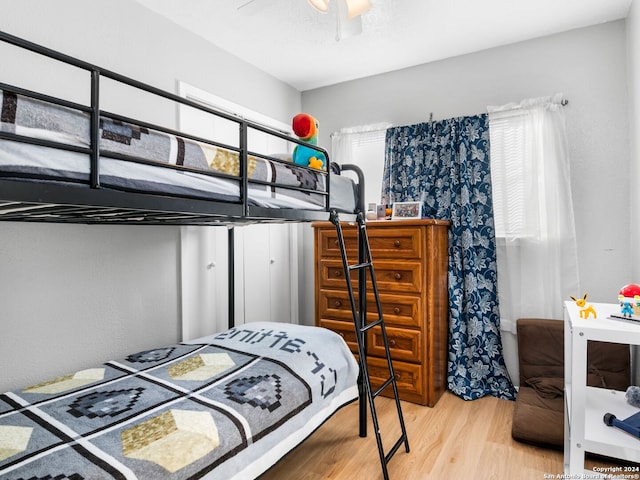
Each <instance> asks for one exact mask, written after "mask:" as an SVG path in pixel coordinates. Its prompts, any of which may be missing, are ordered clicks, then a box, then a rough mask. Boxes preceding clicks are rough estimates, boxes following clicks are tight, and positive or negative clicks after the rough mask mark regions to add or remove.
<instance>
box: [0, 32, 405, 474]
mask: <svg viewBox="0 0 640 480" xmlns="http://www.w3.org/2000/svg"><path fill="white" fill-rule="evenodd" d="M0 42H5V43H9V44H12V45H14V46H16V47H19V48H22V49H25V50H28V51H31V52H33V53H36V54H39V55H43V56H45V57H48V58H51V59H54V60H58V61H60V62H63V63H66V64H68V65H71V66H74V67H77V68H80V69H83V70H86V71H88V72H89V73H90V76H91V91H90V105H89V106H86V105H82V104H77V103H74V102H70V101H67V100H63V99H60V98H56V97H52V96H49V95H44V94H41V93H38V92H34V91H30V90H25V89H23V88H20V87H17V86H13V85H9V84H6V83H2V82H0V89H1V90H3V91H10V92H13V93H15V94H17V95H23V96H26V97H31V98H34V99H37V100H42V101H45V102H50V103H53V104H56V105H59V106H62V107H69V108H72V109H76V110H79V111H83V112H86V113H88V114H89V116H90V145H89V147H88V148H83V147H77V146H72V145H68V144H62V143H58V142H54V141H49V140H44V139H34V138H31V137H26V136H21V135H18V134H15V133H12V132H4V131H0V139H6V140H12V141H17V142H23V143H29V144H34V145H39V146H45V147H53V148H56V149H63V150H68V151H74V152H79V153H85V154H89V156H90V179H89V184H88V185H87V184H86V183H83V184H82V185H80V186H78V187H75V186H74V185H70V184H69V183H63V184H61V183H59V182H58V183H56V182H46V181H44V182H27V181H23V180H20V179H16V178H7V177H2V176H0V221H22V222H49V223H82V224H101V225H103V224H125V225H203V226H204V225H210V226H216V225H217V226H223V225H226V226H228V245H229V248H228V275H229V277H228V281H229V285H230V286H231V285H234V249H233V245H234V226H235V225H242V224H251V223H258V222H259V223H265V222H274V223H282V222H310V221H318V220H327V219H329V220H331V221H332V222H333V223H334V224H335V226H336V230H337V232H338V236H339V239H340V247H341V252H342V256H343V263H344V270H345V274H346V275H345V277H346V279H347V288H348V291H349V295H350V299H351V305H352V314H353V321H354V328H355V330H356V337H357V339H358V353H359V357H360V359H361V361H360V368H361V372H360V378H359V380H358V383H359V391H360V395H359V404H360V415H359V417H360V418H359V423H360V436H361V437H366V436H367V429H366V421H367V418H366V416H367V410H366V409H367V407H366V404H367V402H366V401H365V398H367V399H368V403H369V406H370V408H371V414H372V419H373V422H374V429H375V433H376V439H377V444H378V452H379V455H380V461H381V465H382V472H383V476H384V478H385V480H386V479H388V478H389V475H388V470H387V463H388V462H389V461H390V459H391V457H392V456H393V455H394V453H395V452H396V451H397V450H398V449H399V447H400V446H401V445H404V446H405V449H406V451H407V452H409V443H408V439H407V434H406V429H405V425H404V420H403V417H402V411H401V407H400V401H399V397H398V391H397V386H396V378H395V375H394V372H393V367H392V364H391V354H390V352H389V346H388V341H387V337H386V331H385V329H384V323H383V319H382V316H381V315H380V318H379V320H378V321H377V322H374V323H375V324H367V322H366V282H367V280H366V273H365V270H366V271H368V272H369V274H370V276H371V280H372V281H373V287H374V293H375V298H376V303H377V310H378V311H381V307H380V301H379V296H378V293H377V286H376V284H375V274H374V271H373V263H372V259H371V254H370V248H369V241H368V237H367V233H366V228H365V225H364V217H363V214H362V212H364V204H365V200H364V176H363V173H362V171H361V170H360V169H359V168H358V167H357V166H355V165H343V166H341V167H339V166H337V165H336V164H331V163H330V162H329V154H328V152H327V151H326V150H325V149H323V148H321V147H318V146H315V145H308V144H307V143H306V142H303V141H300V140H298V139H297V138H294V137H290V136H288V135H285V134H283V133H280V132H277V131H274V130H271V129H269V128H266V127H264V126H262V125H259V124H257V123H254V122H250V121H247V120H245V119H242V118H238V117H235V116H233V115H230V114H227V113H224V112H220V111H217V110H214V109H211V108H208V107H206V106H204V105H202V104H200V103H197V102H193V101H191V100H189V99H186V98H183V97H180V96H178V95H175V94H172V93H170V92H166V91H164V90H161V89H158V88H156V87H153V86H150V85H147V84H144V83H142V82H139V81H137V80H134V79H131V78H128V77H126V76H123V75H120V74H118V73H115V72H113V71H110V70H107V69H103V68H100V67H98V66H96V65H92V64H90V63H87V62H84V61H82V60H79V59H76V58H74V57H71V56H69V55H66V54H63V53H60V52H57V51H54V50H52V49H49V48H46V47H44V46H41V45H38V44H35V43H32V42H29V41H27V40H24V39H22V38H19V37H16V36H13V35H10V34H7V33H5V32H1V31H0ZM102 77H104V78H108V79H111V80H114V81H116V82H119V83H122V84H125V85H128V86H130V87H133V88H136V89H139V90H142V91H144V92H148V93H151V94H154V95H157V96H159V97H162V98H165V99H167V100H170V101H173V102H176V103H178V104H183V105H186V106H189V107H193V108H195V109H198V110H201V111H204V112H206V113H209V114H211V115H214V116H217V117H220V118H224V119H226V120H229V121H232V122H235V123H237V124H238V127H239V146H238V147H234V146H230V145H225V144H222V143H218V142H214V141H211V140H208V139H204V138H199V137H196V136H193V135H188V134H185V133H183V132H178V131H175V130H171V129H167V128H164V127H160V126H158V125H152V124H149V123H145V122H140V121H138V120H135V119H131V118H128V117H125V116H122V115H117V114H114V113H109V112H104V111H102V110H101V109H100V79H101V78H102ZM101 116H106V117H109V118H112V119H116V120H119V121H122V122H126V123H132V124H136V125H140V126H143V127H146V128H149V129H152V130H158V131H160V132H164V133H167V134H172V135H177V136H180V137H183V138H187V139H190V140H194V141H196V142H204V143H208V144H210V145H214V146H217V147H221V148H225V149H228V150H232V151H235V152H237V153H238V155H239V161H240V174H239V175H240V201H239V202H230V201H217V200H203V199H199V198H190V197H187V196H183V195H180V196H177V195H175V196H174V195H168V194H157V193H149V192H146V193H139V192H135V191H125V190H118V189H114V188H111V187H110V188H103V187H102V186H101V184H100V157H101V155H102V156H108V157H110V158H115V159H120V160H126V161H133V162H140V163H150V164H153V165H156V166H162V167H165V168H178V169H181V170H190V169H189V168H188V167H183V166H174V165H168V164H160V163H155V162H150V161H147V160H143V159H140V158H135V157H131V156H129V155H122V154H115V153H102V152H100V149H99V136H100V118H101ZM249 129H254V130H258V131H261V132H265V133H268V134H269V135H273V136H276V137H279V138H282V139H284V140H286V141H289V142H293V143H296V144H299V145H307V146H310V147H312V148H314V149H316V150H317V151H319V152H321V153H323V154H324V155H325V156H326V158H327V165H328V168H327V171H326V172H320V173H321V174H324V175H326V187H327V190H326V192H323V193H322V194H323V195H324V196H325V209H324V210H300V209H293V208H267V207H258V206H253V205H250V204H249V195H248V191H249V187H248V183H249V180H248V158H249V156H250V155H253V156H256V157H262V158H266V159H269V160H272V161H281V160H279V159H277V158H273V157H269V156H266V155H263V154H260V153H256V152H250V151H249V150H248V131H249ZM303 168H304V167H303ZM341 169H342V170H350V171H353V172H354V173H355V174H356V176H357V178H358V199H357V211H356V212H355V213H342V214H340V215H342V217H343V218H342V219H340V218H339V217H338V213H337V211H336V210H334V209H332V208H331V204H330V175H331V174H332V173H335V174H339V172H340V170H341ZM192 170H193V169H192ZM332 170H333V172H332ZM198 172H199V173H203V172H202V171H199V170H198ZM210 174H211V175H216V176H221V177H229V178H235V179H237V177H232V176H230V175H225V174H217V173H210ZM16 176H17V175H15V174H12V177H16ZM43 180H47V179H43ZM257 183H268V182H257ZM287 188H291V189H297V190H301V191H305V190H304V189H302V188H298V187H287ZM316 193H318V192H316ZM341 221H347V222H353V221H357V222H358V225H359V229H358V231H359V241H358V245H359V264H358V265H351V266H349V265H348V263H347V258H346V250H345V246H344V240H343V237H342V231H341V227H340V222H341ZM350 270H358V271H359V272H358V283H357V285H358V286H357V291H358V293H359V298H360V300H359V302H358V307H356V303H355V295H354V291H353V288H352V285H351V281H350V274H349V272H350ZM234 303H235V302H234V292H233V288H229V322H228V323H229V328H231V327H233V326H235V313H234V309H233V305H234ZM374 326H381V327H382V333H383V338H384V342H385V349H386V357H387V363H388V366H389V370H390V376H389V379H388V380H387V381H386V382H385V383H384V385H383V386H382V387H380V388H379V389H378V390H376V391H373V390H372V387H371V383H370V379H369V375H368V372H367V366H366V361H364V359H365V358H366V349H367V345H366V343H367V342H366V331H367V330H369V329H370V328H372V327H374ZM388 386H392V387H393V393H394V398H395V403H396V407H397V412H398V419H399V423H400V427H401V436H400V438H399V439H398V440H397V442H396V443H395V444H394V446H393V447H392V448H391V450H390V451H389V452H387V453H385V451H384V449H383V446H382V443H381V437H380V431H379V426H378V422H377V416H376V409H375V404H374V399H375V397H377V396H378V395H380V394H381V393H382V390H383V389H385V388H386V387H388Z"/></svg>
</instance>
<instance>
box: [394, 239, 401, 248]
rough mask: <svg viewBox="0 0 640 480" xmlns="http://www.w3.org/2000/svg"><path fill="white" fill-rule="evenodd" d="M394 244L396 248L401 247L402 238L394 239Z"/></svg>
mask: <svg viewBox="0 0 640 480" xmlns="http://www.w3.org/2000/svg"><path fill="white" fill-rule="evenodd" d="M393 246H394V247H396V248H400V240H394V241H393Z"/></svg>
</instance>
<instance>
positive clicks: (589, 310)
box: [571, 293, 598, 320]
mask: <svg viewBox="0 0 640 480" xmlns="http://www.w3.org/2000/svg"><path fill="white" fill-rule="evenodd" d="M571 300H573V301H574V302H576V305H577V306H578V307H580V308H581V309H582V310H580V318H584V319H585V320H586V319H587V318H589V315H591V314H593V318H598V316H597V315H596V310H595V309H594V308H593V305H588V306H586V307H585V305H586V304H587V294H586V293H585V294H584V297H582V298H576V297H573V296H572V297H571Z"/></svg>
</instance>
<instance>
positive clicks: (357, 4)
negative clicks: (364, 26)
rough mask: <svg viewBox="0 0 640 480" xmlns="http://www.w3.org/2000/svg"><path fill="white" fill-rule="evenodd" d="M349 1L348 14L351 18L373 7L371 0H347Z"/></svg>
mask: <svg viewBox="0 0 640 480" xmlns="http://www.w3.org/2000/svg"><path fill="white" fill-rule="evenodd" d="M346 2H347V16H348V17H349V18H350V19H351V18H354V17H357V16H358V15H362V14H363V13H364V12H366V11H367V10H369V9H370V8H371V3H370V2H369V0H346Z"/></svg>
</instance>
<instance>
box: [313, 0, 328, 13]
mask: <svg viewBox="0 0 640 480" xmlns="http://www.w3.org/2000/svg"><path fill="white" fill-rule="evenodd" d="M308 1H309V4H310V5H311V6H312V7H313V8H315V9H316V10H317V11H319V12H320V13H327V11H328V10H329V0H308Z"/></svg>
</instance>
